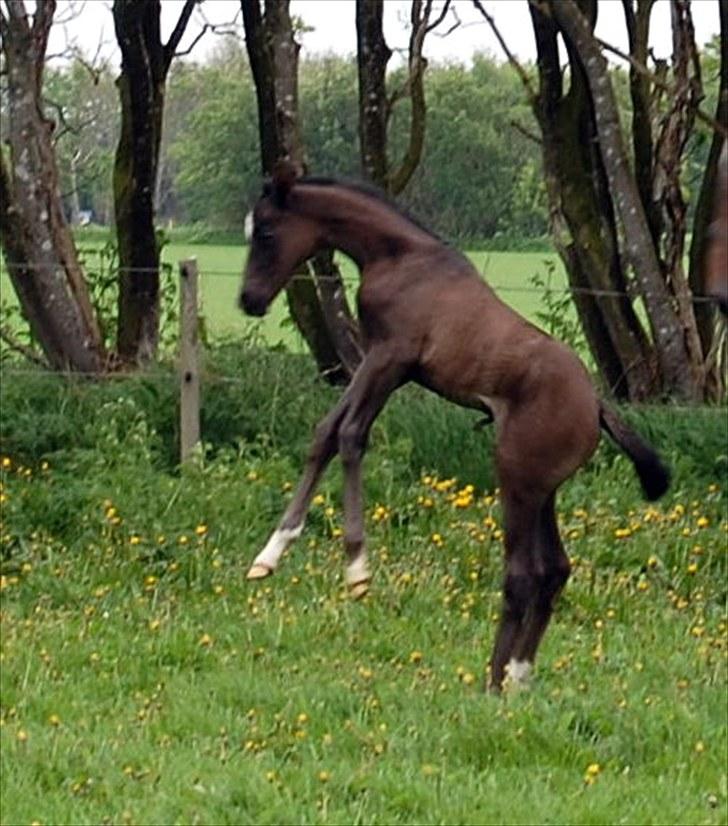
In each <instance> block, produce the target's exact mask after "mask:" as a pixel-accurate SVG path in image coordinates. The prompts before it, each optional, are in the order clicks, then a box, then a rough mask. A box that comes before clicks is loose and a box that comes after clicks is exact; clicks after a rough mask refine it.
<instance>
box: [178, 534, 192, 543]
mask: <svg viewBox="0 0 728 826" xmlns="http://www.w3.org/2000/svg"><path fill="white" fill-rule="evenodd" d="M189 541H190V539H189V537H188V536H187V535H186V534H181V535H180V536H178V537H177V544H178V545H186V544H187V543H188V542H189Z"/></svg>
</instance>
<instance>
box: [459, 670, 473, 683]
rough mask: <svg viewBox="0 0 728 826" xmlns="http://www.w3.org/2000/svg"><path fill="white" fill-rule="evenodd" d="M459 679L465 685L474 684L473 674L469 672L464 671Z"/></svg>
mask: <svg viewBox="0 0 728 826" xmlns="http://www.w3.org/2000/svg"><path fill="white" fill-rule="evenodd" d="M461 679H462V681H463V682H464V683H465V685H472V684H473V683H474V682H475V674H473V673H472V672H471V671H466V672H465V673H464V674H463V676H462V678H461Z"/></svg>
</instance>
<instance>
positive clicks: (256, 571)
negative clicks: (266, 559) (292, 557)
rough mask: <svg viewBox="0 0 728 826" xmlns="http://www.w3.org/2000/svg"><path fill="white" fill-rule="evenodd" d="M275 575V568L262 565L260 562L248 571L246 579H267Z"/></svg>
mask: <svg viewBox="0 0 728 826" xmlns="http://www.w3.org/2000/svg"><path fill="white" fill-rule="evenodd" d="M272 573H273V568H269V567H268V566H267V565H261V564H260V562H258V563H256V564H255V565H253V566H252V567H251V568H250V570H249V571H248V574H247V576H246V577H245V578H246V579H265V578H266V577H267V576H270V575H271V574H272Z"/></svg>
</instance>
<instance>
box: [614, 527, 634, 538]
mask: <svg viewBox="0 0 728 826" xmlns="http://www.w3.org/2000/svg"><path fill="white" fill-rule="evenodd" d="M614 536H615V537H616V538H617V539H626V538H627V537H629V536H632V530H631V528H617V529H616V530H615V531H614Z"/></svg>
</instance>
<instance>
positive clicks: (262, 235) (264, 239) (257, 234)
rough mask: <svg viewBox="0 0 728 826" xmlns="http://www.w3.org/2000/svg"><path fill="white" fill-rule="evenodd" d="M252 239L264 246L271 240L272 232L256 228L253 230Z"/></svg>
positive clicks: (263, 228)
mask: <svg viewBox="0 0 728 826" xmlns="http://www.w3.org/2000/svg"><path fill="white" fill-rule="evenodd" d="M253 238H254V239H255V240H256V241H258V242H259V243H262V244H266V243H270V242H271V241H272V240H273V238H274V235H273V231H272V230H270V229H268V228H267V227H256V228H255V229H254V230H253Z"/></svg>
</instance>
